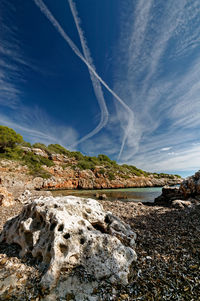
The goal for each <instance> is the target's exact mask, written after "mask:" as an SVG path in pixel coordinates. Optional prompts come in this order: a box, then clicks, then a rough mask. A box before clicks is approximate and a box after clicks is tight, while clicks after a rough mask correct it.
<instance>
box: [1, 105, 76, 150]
mask: <svg viewBox="0 0 200 301" xmlns="http://www.w3.org/2000/svg"><path fill="white" fill-rule="evenodd" d="M0 124H2V125H6V126H8V127H11V128H13V129H15V130H16V131H17V132H19V133H21V134H22V135H23V137H24V139H25V140H27V141H30V142H31V143H35V142H42V143H44V144H51V143H59V144H61V145H63V146H64V147H67V148H68V149H73V148H71V147H70V144H71V143H72V144H73V143H75V142H76V141H77V139H78V133H77V131H76V130H75V129H74V128H72V127H71V126H70V125H69V126H67V125H59V124H58V122H57V121H54V120H53V119H52V118H50V117H49V116H48V115H47V114H46V113H45V112H44V111H43V110H41V109H40V108H39V107H32V108H29V107H25V106H22V105H20V106H19V110H17V111H15V112H14V116H13V114H12V112H11V115H8V114H7V115H5V114H2V113H0ZM33 125H34V126H33Z"/></svg>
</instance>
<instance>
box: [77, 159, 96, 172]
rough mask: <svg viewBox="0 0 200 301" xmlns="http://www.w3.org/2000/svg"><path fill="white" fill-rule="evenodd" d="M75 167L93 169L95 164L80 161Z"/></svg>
mask: <svg viewBox="0 0 200 301" xmlns="http://www.w3.org/2000/svg"><path fill="white" fill-rule="evenodd" d="M77 167H79V168H80V169H82V170H83V169H91V170H94V169H95V164H94V163H93V162H90V161H87V160H81V161H79V162H78V164H77Z"/></svg>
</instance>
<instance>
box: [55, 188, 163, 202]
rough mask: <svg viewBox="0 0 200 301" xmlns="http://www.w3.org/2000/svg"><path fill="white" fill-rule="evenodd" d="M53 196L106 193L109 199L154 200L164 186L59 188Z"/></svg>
mask: <svg viewBox="0 0 200 301" xmlns="http://www.w3.org/2000/svg"><path fill="white" fill-rule="evenodd" d="M52 193H53V196H60V195H62V196H66V195H74V196H80V197H87V198H94V199H95V198H96V195H97V194H99V195H102V194H106V196H107V198H108V200H110V201H115V200H120V201H124V202H153V201H154V199H155V198H156V197H158V196H159V195H161V193H162V187H145V188H123V189H101V190H58V191H52Z"/></svg>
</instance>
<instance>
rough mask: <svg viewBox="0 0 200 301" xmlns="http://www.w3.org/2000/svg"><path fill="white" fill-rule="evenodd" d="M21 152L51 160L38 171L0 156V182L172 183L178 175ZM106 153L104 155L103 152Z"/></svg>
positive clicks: (47, 185) (52, 185)
mask: <svg viewBox="0 0 200 301" xmlns="http://www.w3.org/2000/svg"><path fill="white" fill-rule="evenodd" d="M22 150H23V154H27V153H28V154H29V156H30V154H31V155H33V156H36V159H37V160H38V157H41V158H46V159H47V160H48V161H50V162H51V164H46V165H45V164H43V165H42V166H41V168H42V169H41V170H42V173H41V172H40V173H38V171H37V172H33V170H32V171H31V172H30V166H29V165H28V164H27V165H26V164H25V163H23V162H19V161H14V160H8V159H1V161H0V184H1V185H3V186H4V187H7V188H9V189H10V188H13V189H14V188H17V189H20V188H22V189H37V190H41V189H48V190H49V189H105V188H128V187H152V186H164V185H174V184H177V183H181V181H182V179H181V178H180V177H178V176H173V175H162V174H161V175H159V174H151V173H146V172H143V171H141V173H140V174H139V175H136V173H139V172H138V171H139V169H135V167H133V168H131V166H128V165H122V166H121V165H117V164H116V163H114V164H113V163H112V162H113V161H111V160H110V162H111V163H109V162H105V161H102V162H101V161H100V162H97V163H100V164H101V165H98V164H96V165H95V167H93V168H92V169H88V168H87V169H84V167H82V166H81V165H80V160H78V159H77V158H76V157H70V156H67V155H63V154H53V153H52V154H50V155H49V154H47V153H46V152H45V151H43V150H41V149H38V148H28V147H22ZM105 157H106V156H105Z"/></svg>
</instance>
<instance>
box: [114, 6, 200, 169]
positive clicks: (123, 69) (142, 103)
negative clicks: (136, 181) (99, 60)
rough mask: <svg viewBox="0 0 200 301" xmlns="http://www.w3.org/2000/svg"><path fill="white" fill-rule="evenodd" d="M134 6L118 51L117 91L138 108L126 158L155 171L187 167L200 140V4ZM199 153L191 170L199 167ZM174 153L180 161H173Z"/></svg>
mask: <svg viewBox="0 0 200 301" xmlns="http://www.w3.org/2000/svg"><path fill="white" fill-rule="evenodd" d="M131 5H132V6H131ZM134 5H135V4H133V3H132V4H130V9H129V11H130V13H127V14H126V16H125V17H124V19H123V20H122V33H121V42H120V45H119V51H117V54H116V56H117V57H120V58H121V64H120V62H119V67H118V72H117V76H116V82H115V90H116V92H117V93H118V94H119V95H120V97H123V98H124V99H128V100H129V102H128V105H129V107H130V108H132V107H134V113H135V124H136V125H137V127H134V128H132V130H130V133H129V136H128V138H127V141H128V142H127V144H126V147H125V150H124V153H123V157H122V158H121V162H122V163H123V162H126V163H130V162H131V163H132V164H133V165H136V166H139V167H141V168H144V169H147V170H148V169H150V170H155V171H156V169H157V171H165V170H166V171H167V170H169V169H171V170H172V169H174V170H175V169H176V168H177V169H178V170H180V168H183V169H184V166H183V165H184V163H183V161H182V163H180V161H181V160H182V158H183V157H184V158H186V159H187V158H188V157H187V156H186V153H188V152H190V147H191V149H193V148H192V143H198V140H199V139H200V132H199V127H200V96H199V95H200V57H199V55H198V54H197V53H199V50H200V40H199V35H200V2H199V1H197V0H192V1H186V0H177V1H172V0H169V1H167V2H166V1H163V2H162V1H158V2H157V1H143V0H138V1H137V2H136V5H135V6H134ZM133 9H135V11H134V14H133V13H131V11H132V10H133ZM127 11H128V10H127ZM133 16H134V17H133ZM124 30H125V31H124ZM179 45H180V47H179ZM122 55H123V57H121V56H122ZM183 58H187V59H185V60H184V61H183ZM167 64H168V65H167ZM117 111H118V114H119V116H120V119H121V122H122V124H123V120H124V116H123V114H122V113H121V112H120V111H119V108H118V107H117ZM133 140H134V142H135V144H134V143H133ZM166 145H171V147H173V153H172V152H170V155H169V154H168V152H167V150H166V151H161V149H166V148H167V147H166ZM183 154H185V155H183ZM194 154H195V155H194V156H192V155H191V156H190V159H189V161H188V162H190V163H187V162H185V166H186V168H187V169H189V165H191V167H194V166H195V164H196V166H197V168H199V166H198V162H199V159H198V158H197V157H195V156H197V152H196V151H195V152H194ZM173 156H176V160H174V161H173V160H172V158H171V159H170V161H169V157H173ZM195 158H196V159H195ZM192 160H194V161H193V163H192ZM164 161H166V162H168V163H169V165H167V164H168V163H167V164H164ZM171 162H173V163H171ZM178 162H179V163H178Z"/></svg>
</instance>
